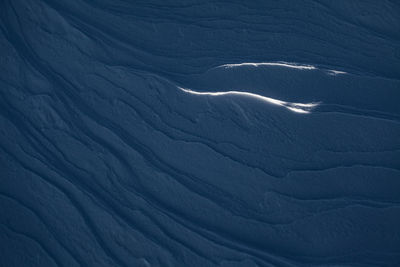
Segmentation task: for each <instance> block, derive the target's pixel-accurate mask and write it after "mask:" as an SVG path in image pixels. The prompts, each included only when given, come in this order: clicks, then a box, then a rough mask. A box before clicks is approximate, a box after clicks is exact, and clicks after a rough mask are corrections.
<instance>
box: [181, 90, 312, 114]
mask: <svg viewBox="0 0 400 267" xmlns="http://www.w3.org/2000/svg"><path fill="white" fill-rule="evenodd" d="M178 88H179V89H180V90H182V91H184V92H186V93H189V94H193V95H209V96H222V95H238V96H247V97H252V98H256V99H259V100H261V101H265V102H268V103H271V104H274V105H277V106H282V107H285V108H287V109H289V110H291V111H294V112H297V113H310V111H311V110H312V109H313V108H315V107H316V106H318V104H319V103H293V102H287V101H282V100H278V99H274V98H271V97H266V96H262V95H257V94H253V93H249V92H240V91H226V92H198V91H193V90H190V89H185V88H182V87H178Z"/></svg>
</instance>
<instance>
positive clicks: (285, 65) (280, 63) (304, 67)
mask: <svg viewBox="0 0 400 267" xmlns="http://www.w3.org/2000/svg"><path fill="white" fill-rule="evenodd" d="M245 66H250V67H260V66H274V67H283V68H290V69H298V70H324V69H319V68H317V67H315V66H313V65H305V64H298V63H290V62H284V61H278V62H258V63H254V62H244V63H236V64H223V65H219V66H217V67H215V68H237V67H245ZM325 71H326V72H327V73H328V74H329V75H339V74H347V72H345V71H339V70H330V69H328V70H325Z"/></svg>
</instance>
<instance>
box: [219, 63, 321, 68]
mask: <svg viewBox="0 0 400 267" xmlns="http://www.w3.org/2000/svg"><path fill="white" fill-rule="evenodd" d="M243 66H252V67H259V66H277V67H285V68H291V69H299V70H315V69H317V68H316V67H314V66H312V65H301V64H296V63H289V62H260V63H250V62H246V63H238V64H224V65H220V66H218V67H217V68H235V67H243Z"/></svg>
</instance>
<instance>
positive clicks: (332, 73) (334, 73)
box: [328, 70, 347, 76]
mask: <svg viewBox="0 0 400 267" xmlns="http://www.w3.org/2000/svg"><path fill="white" fill-rule="evenodd" d="M328 74H329V75H333V76H336V75H339V74H347V72H345V71H340V70H328Z"/></svg>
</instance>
